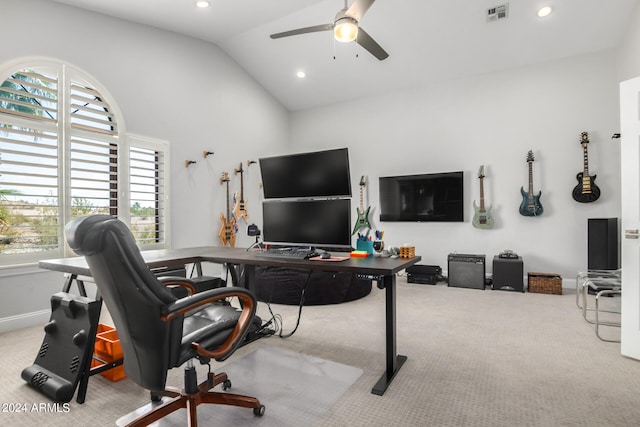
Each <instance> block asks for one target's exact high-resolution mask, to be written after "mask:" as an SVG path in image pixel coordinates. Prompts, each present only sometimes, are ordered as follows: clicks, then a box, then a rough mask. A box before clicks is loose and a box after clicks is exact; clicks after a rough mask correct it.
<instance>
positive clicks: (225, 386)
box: [222, 380, 231, 391]
mask: <svg viewBox="0 0 640 427" xmlns="http://www.w3.org/2000/svg"><path fill="white" fill-rule="evenodd" d="M230 388H231V380H225V381H224V382H223V383H222V389H223V390H224V391H227V390H229V389H230Z"/></svg>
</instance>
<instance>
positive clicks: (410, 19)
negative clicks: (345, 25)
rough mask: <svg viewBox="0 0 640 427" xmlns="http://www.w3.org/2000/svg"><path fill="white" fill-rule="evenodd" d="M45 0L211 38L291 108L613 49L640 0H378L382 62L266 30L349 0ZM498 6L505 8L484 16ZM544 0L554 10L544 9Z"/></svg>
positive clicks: (328, 38) (372, 15) (368, 20)
mask: <svg viewBox="0 0 640 427" xmlns="http://www.w3.org/2000/svg"><path fill="white" fill-rule="evenodd" d="M49 1H54V2H57V3H64V4H67V5H71V6H74V7H79V8H83V9H87V10H91V11H95V12H99V13H103V14H106V15H112V16H115V17H118V18H122V19H126V20H128V21H132V22H136V23H140V24H144V25H149V26H153V27H157V28H162V29H166V30H169V31H173V32H176V33H180V34H184V35H188V36H191V37H194V38H198V39H201V40H205V41H209V42H211V43H214V44H216V45H218V46H219V47H220V48H221V49H223V50H224V51H225V52H226V53H227V54H229V55H230V56H231V57H232V58H233V59H234V60H235V61H237V62H238V63H239V64H240V65H241V66H242V67H243V68H244V69H245V70H246V71H247V72H248V73H249V74H250V75H251V76H252V77H253V78H254V79H255V80H257V81H258V82H259V83H260V84H261V85H262V86H264V87H265V89H266V90H268V91H269V92H270V93H271V94H272V95H273V96H274V97H275V98H276V99H278V100H279V101H280V102H281V103H282V104H283V105H284V106H285V107H286V108H287V109H289V110H291V111H295V110H300V109H305V108H312V107H316V106H322V105H330V104H333V103H337V102H341V101H346V100H351V99H355V98H359V97H365V96H370V95H373V94H377V93H381V92H386V91H393V90H398V89H404V88H411V87H419V86H422V85H429V84H437V82H439V81H443V80H449V79H455V78H459V77H463V76H468V75H473V74H479V73H486V72H491V71H496V70H501V69H507V68H512V67H520V66H526V65H529V64H534V63H539V62H543V61H548V60H554V59H559V58H563V57H569V56H575V55H581V54H586V53H590V52H596V51H600V50H603V49H609V48H613V47H616V46H617V45H618V43H619V42H620V40H621V37H622V35H623V33H624V31H625V30H626V27H627V22H628V16H629V14H630V12H631V10H632V9H633V8H634V6H635V5H636V4H637V3H638V2H639V1H640V0H615V1H602V0H526V1H525V0H511V1H500V0H439V1H435V0H377V1H375V2H374V3H373V4H372V5H371V7H370V9H369V10H368V11H367V12H366V13H365V15H364V17H363V18H362V20H361V21H360V26H361V27H362V28H364V29H365V30H366V32H367V33H368V34H369V35H370V36H371V37H373V38H374V39H375V40H376V41H377V42H378V43H379V44H380V45H381V46H382V47H383V48H384V49H385V50H386V51H387V53H389V57H388V58H387V59H385V60H383V61H379V60H378V59H376V58H375V57H374V56H372V55H371V54H370V53H369V52H367V51H366V50H364V49H363V48H362V47H360V46H359V45H358V44H356V43H340V42H336V41H335V40H334V38H333V35H332V33H331V32H329V31H325V32H314V33H309V34H303V35H298V36H294V37H287V38H281V39H276V40H274V39H271V38H270V37H269V35H270V34H273V33H278V32H282V31H287V30H291V29H296V28H300V27H308V26H314V25H319V24H331V23H333V21H334V17H335V15H336V13H337V12H338V11H340V10H341V9H342V8H343V7H344V1H343V0H210V3H211V5H210V7H208V8H203V9H200V8H197V7H196V6H195V2H196V0H108V1H105V0H49ZM352 3H353V0H349V1H348V5H349V6H350V5H351V4H352ZM502 5H508V13H507V17H506V18H503V19H497V20H488V18H487V16H488V9H491V8H495V7H496V6H502ZM544 5H549V6H551V7H552V8H553V12H552V13H551V14H550V15H549V16H547V17H545V18H539V17H538V16H537V15H536V13H537V11H538V9H539V8H540V7H542V6H544ZM298 71H304V73H305V74H306V77H305V78H299V77H297V76H296V74H297V72H298Z"/></svg>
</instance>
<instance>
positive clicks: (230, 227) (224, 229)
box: [218, 213, 236, 247]
mask: <svg viewBox="0 0 640 427" xmlns="http://www.w3.org/2000/svg"><path fill="white" fill-rule="evenodd" d="M220 222H221V223H222V225H221V226H220V231H218V237H220V241H221V242H222V246H226V245H227V243H228V244H229V245H230V246H231V247H235V245H236V231H235V220H234V219H232V220H231V221H227V219H226V218H225V217H224V214H222V213H221V214H220Z"/></svg>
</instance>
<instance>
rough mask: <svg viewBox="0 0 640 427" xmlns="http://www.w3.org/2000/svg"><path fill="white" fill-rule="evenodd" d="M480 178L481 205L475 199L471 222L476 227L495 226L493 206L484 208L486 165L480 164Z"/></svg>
mask: <svg viewBox="0 0 640 427" xmlns="http://www.w3.org/2000/svg"><path fill="white" fill-rule="evenodd" d="M478 179H480V207H478V206H477V205H476V201H475V200H474V201H473V211H474V213H473V220H471V223H472V224H473V226H474V227H475V228H485V229H486V228H493V218H492V217H491V207H489V208H487V209H485V208H484V165H482V166H480V170H479V171H478Z"/></svg>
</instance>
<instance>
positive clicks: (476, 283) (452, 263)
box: [447, 254, 485, 289]
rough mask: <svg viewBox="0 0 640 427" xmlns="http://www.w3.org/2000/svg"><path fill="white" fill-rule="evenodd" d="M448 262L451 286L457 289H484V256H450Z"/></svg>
mask: <svg viewBox="0 0 640 427" xmlns="http://www.w3.org/2000/svg"><path fill="white" fill-rule="evenodd" d="M447 262H448V268H447V270H448V275H449V286H451V287H457V288H471V289H484V287H485V256H484V255H470V254H449V256H448V257H447Z"/></svg>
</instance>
